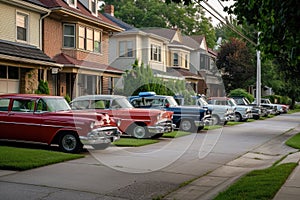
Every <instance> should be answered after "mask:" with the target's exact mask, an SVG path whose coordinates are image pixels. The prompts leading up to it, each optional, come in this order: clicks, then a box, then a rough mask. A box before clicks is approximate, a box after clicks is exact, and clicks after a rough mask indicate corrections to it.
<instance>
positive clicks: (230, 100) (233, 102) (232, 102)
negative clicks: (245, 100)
mask: <svg viewBox="0 0 300 200" xmlns="http://www.w3.org/2000/svg"><path fill="white" fill-rule="evenodd" d="M228 101H229V104H230V105H231V106H237V104H236V102H235V101H234V99H229V100H228Z"/></svg>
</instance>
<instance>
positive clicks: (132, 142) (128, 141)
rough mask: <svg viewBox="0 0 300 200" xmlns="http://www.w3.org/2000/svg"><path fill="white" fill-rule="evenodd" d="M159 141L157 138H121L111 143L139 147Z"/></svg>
mask: <svg viewBox="0 0 300 200" xmlns="http://www.w3.org/2000/svg"><path fill="white" fill-rule="evenodd" d="M157 142H159V140H154V139H136V138H121V139H119V140H117V141H115V142H113V145H116V146H122V147H140V146H144V145H148V144H154V143H157Z"/></svg>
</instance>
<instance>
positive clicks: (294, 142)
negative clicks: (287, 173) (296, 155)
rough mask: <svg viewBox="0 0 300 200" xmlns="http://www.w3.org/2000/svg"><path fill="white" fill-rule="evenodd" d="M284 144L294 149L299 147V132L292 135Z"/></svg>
mask: <svg viewBox="0 0 300 200" xmlns="http://www.w3.org/2000/svg"><path fill="white" fill-rule="evenodd" d="M285 144H286V145H288V146H290V147H293V148H295V149H300V133H297V134H296V135H294V136H292V137H291V138H290V139H288V140H287V141H286V142H285Z"/></svg>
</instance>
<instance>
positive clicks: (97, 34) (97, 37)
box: [94, 30, 101, 53]
mask: <svg viewBox="0 0 300 200" xmlns="http://www.w3.org/2000/svg"><path fill="white" fill-rule="evenodd" d="M94 52H97V53H100V52H101V34H100V31H96V30H95V31H94Z"/></svg>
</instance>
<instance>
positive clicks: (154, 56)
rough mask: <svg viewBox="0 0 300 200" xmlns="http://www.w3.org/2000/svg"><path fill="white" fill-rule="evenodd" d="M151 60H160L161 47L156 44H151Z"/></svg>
mask: <svg viewBox="0 0 300 200" xmlns="http://www.w3.org/2000/svg"><path fill="white" fill-rule="evenodd" d="M151 60H156V61H159V62H160V61H161V47H160V46H158V45H153V44H152V45H151Z"/></svg>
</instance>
